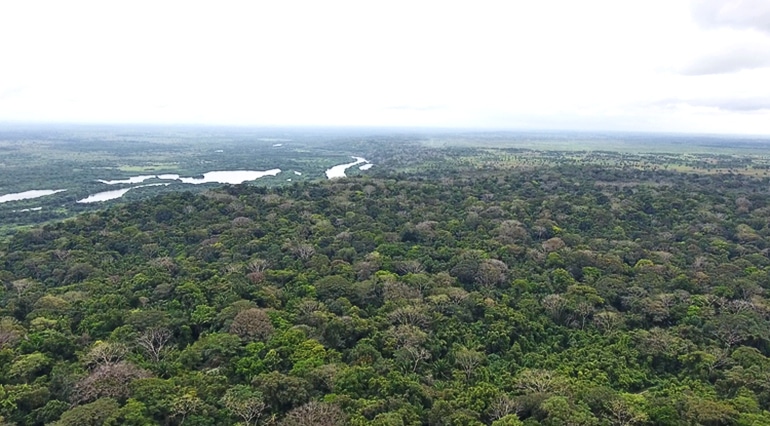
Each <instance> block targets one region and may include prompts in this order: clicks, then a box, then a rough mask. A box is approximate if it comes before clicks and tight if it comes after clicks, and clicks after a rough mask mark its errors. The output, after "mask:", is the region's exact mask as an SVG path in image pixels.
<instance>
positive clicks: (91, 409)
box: [52, 398, 120, 426]
mask: <svg viewBox="0 0 770 426" xmlns="http://www.w3.org/2000/svg"><path fill="white" fill-rule="evenodd" d="M119 409H120V405H119V404H118V403H117V401H115V400H114V399H112V398H100V399H98V400H96V401H94V402H91V403H89V404H84V405H79V406H77V407H73V408H72V409H70V410H69V411H67V412H65V413H64V414H62V416H61V418H60V419H59V420H58V421H56V422H54V423H53V424H52V426H101V425H103V424H104V423H105V421H107V420H108V419H109V418H110V417H112V416H114V415H115V414H116V413H117V411H118V410H119Z"/></svg>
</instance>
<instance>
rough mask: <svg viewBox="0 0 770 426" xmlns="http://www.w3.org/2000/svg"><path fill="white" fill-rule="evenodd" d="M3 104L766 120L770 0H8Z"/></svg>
mask: <svg viewBox="0 0 770 426" xmlns="http://www.w3.org/2000/svg"><path fill="white" fill-rule="evenodd" d="M0 122H5V123H13V122H66V123H147V124H196V125H254V126H386V127H387V126H399V127H450V128H451V127H458V128H480V129H514V130H516V129H521V130H531V129H554V130H607V131H613V130H617V131H649V132H687V133H731V134H757V135H770V0H581V1H575V0H537V1H519V0H505V1H492V0H489V1H487V0H473V1H470V0H468V1H452V0H441V1H432V0H407V1H401V0H388V1H367V0H355V1H339V0H324V1H317V0H310V1H300V0H281V1H261V0H253V1H236V0H233V1H217V2H214V1H208V2H199V1H194V0H193V1H190V0H187V1H171V0H169V1H142V0H132V1H121V2H113V1H102V0H100V1H81V0H68V1H66V2H64V1H60V0H55V1H38V0H25V1H4V2H0Z"/></svg>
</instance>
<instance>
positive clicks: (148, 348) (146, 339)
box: [136, 327, 172, 363]
mask: <svg viewBox="0 0 770 426" xmlns="http://www.w3.org/2000/svg"><path fill="white" fill-rule="evenodd" d="M171 336H172V334H171V330H169V329H168V328H165V327H161V328H151V329H149V330H145V331H144V332H143V333H142V334H140V335H139V337H137V338H136V344H137V345H139V347H141V348H142V349H143V350H144V352H145V353H146V354H147V356H148V357H150V360H151V361H152V362H156V363H157V362H159V361H160V358H161V356H162V355H163V352H164V351H165V349H166V345H167V344H168V342H169V340H171Z"/></svg>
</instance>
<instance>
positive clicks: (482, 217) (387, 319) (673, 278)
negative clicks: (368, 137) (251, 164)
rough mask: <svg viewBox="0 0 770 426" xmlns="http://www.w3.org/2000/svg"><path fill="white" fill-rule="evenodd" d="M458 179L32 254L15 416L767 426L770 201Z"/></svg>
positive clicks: (600, 185)
mask: <svg viewBox="0 0 770 426" xmlns="http://www.w3.org/2000/svg"><path fill="white" fill-rule="evenodd" d="M586 155H589V154H586ZM490 161H491V160H490ZM437 167H438V166H437ZM460 170H465V171H469V170H466V169H463V168H462V167H460V168H457V169H451V168H450V169H437V171H440V172H441V173H439V174H438V176H439V177H440V178H441V179H444V180H445V181H442V182H441V184H439V181H438V180H436V178H435V177H431V176H430V175H428V174H427V173H426V174H421V173H420V172H415V173H414V174H409V175H399V176H398V178H397V179H396V178H395V177H393V176H390V177H383V178H351V179H346V180H339V181H331V182H325V183H303V184H298V185H292V186H285V187H278V188H273V189H269V190H268V189H264V188H249V187H245V186H237V187H227V188H224V189H220V190H216V191H209V192H206V193H204V194H199V195H194V194H170V195H165V196H162V197H158V198H154V199H153V200H152V202H141V203H137V204H133V205H130V206H117V207H115V208H112V209H108V210H106V211H102V212H98V213H94V214H90V215H86V216H80V217H78V218H77V219H74V220H72V221H68V222H62V223H57V224H52V225H48V226H46V227H43V228H39V229H35V230H30V231H27V232H23V233H19V234H18V235H17V236H14V237H13V238H11V239H10V240H9V242H8V243H7V244H6V245H5V246H2V247H0V281H2V284H3V286H2V288H3V290H2V292H0V416H2V417H3V418H4V421H6V422H11V423H18V424H109V425H113V424H114V425H117V424H128V425H146V424H184V425H191V424H201V425H203V424H212V425H213V424H217V425H219V424H222V425H228V424H236V423H237V422H240V423H245V424H252V425H254V424H258V422H263V423H272V422H275V423H276V424H281V423H283V424H297V423H298V422H301V421H302V419H303V418H316V417H313V416H320V417H317V418H331V419H337V420H339V419H341V418H343V417H344V418H346V419H347V420H346V422H348V424H354V425H365V424H375V425H420V424H433V425H483V424H493V425H497V426H507V425H523V424H528V425H536V424H543V425H608V424H626V425H644V424H660V425H663V424H665V425H669V424H670V425H690V424H703V425H723V424H724V425H726V424H739V425H754V424H765V423H767V419H768V412H769V411H770V402H769V401H770V381H768V377H770V361H769V360H770V349H769V348H770V333H768V330H770V320H769V319H768V316H767V312H768V307H770V303H768V302H767V291H768V290H770V284H769V283H770V280H768V277H770V261H768V260H767V258H766V251H767V249H768V248H770V230H769V228H768V226H767V223H766V222H767V220H766V218H767V213H768V211H770V195H768V194H767V191H766V189H765V188H766V185H767V184H768V182H766V181H760V180H749V179H748V178H745V177H741V176H731V175H724V176H720V177H719V179H717V178H716V177H713V176H705V175H704V176H695V175H683V174H679V173H673V172H664V171H652V170H646V169H644V168H626V169H622V168H618V169H615V168H608V167H604V168H600V167H592V166H586V165H582V166H578V165H574V164H572V165H570V164H565V165H564V166H563V167H560V168H559V169H554V168H550V167H540V168H533V169H528V168H522V169H517V170H514V171H510V170H503V171H501V170H496V169H494V168H489V169H487V170H476V171H474V172H473V173H470V172H469V173H468V174H464V175H460V174H459V172H458V171H460ZM182 213H184V214H182ZM320 401H323V402H320ZM303 416H305V417H303ZM57 422H58V423H57ZM292 422H294V423H292ZM763 422H764V423H763Z"/></svg>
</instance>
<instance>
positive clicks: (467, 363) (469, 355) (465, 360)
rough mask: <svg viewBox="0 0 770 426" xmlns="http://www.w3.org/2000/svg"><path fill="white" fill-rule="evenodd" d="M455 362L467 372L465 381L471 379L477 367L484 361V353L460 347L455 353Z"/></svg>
mask: <svg viewBox="0 0 770 426" xmlns="http://www.w3.org/2000/svg"><path fill="white" fill-rule="evenodd" d="M454 358H455V364H456V365H457V366H458V367H459V368H460V370H462V372H463V373H464V374H465V381H468V382H469V381H470V380H471V377H472V376H473V372H474V371H476V367H478V366H479V365H481V363H482V362H483V361H484V355H483V354H482V353H480V352H477V351H474V350H470V349H467V348H460V349H458V350H456V351H455V353H454Z"/></svg>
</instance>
